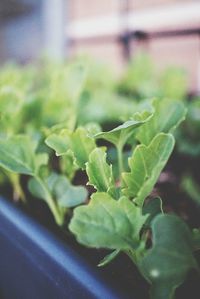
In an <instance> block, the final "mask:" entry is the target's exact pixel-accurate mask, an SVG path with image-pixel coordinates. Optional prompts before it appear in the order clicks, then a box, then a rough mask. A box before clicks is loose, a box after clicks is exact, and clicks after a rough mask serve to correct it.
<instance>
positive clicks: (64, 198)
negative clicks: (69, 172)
mask: <svg viewBox="0 0 200 299" xmlns="http://www.w3.org/2000/svg"><path fill="white" fill-rule="evenodd" d="M45 185H46V188H47V189H48V190H49V192H50V194H51V196H52V198H53V199H54V200H55V201H56V202H57V203H58V204H59V206H61V207H66V208H71V207H75V206H77V205H79V204H81V203H83V202H85V201H86V199H87V196H88V192H87V190H86V188H85V187H83V186H73V185H72V184H71V183H70V182H69V181H68V179H67V178H66V177H65V176H63V175H58V174H56V173H52V174H51V175H50V176H49V177H48V178H47V179H46V181H45ZM28 187H29V191H30V192H31V193H32V194H33V195H34V196H36V197H37V198H40V199H43V200H45V201H48V196H49V194H48V193H47V191H46V188H44V185H43V184H41V183H40V181H39V180H38V179H37V178H31V179H30V180H29V184H28Z"/></svg>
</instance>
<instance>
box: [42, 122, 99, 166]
mask: <svg viewBox="0 0 200 299" xmlns="http://www.w3.org/2000/svg"><path fill="white" fill-rule="evenodd" d="M45 142H46V144H47V145H48V146H49V147H51V148H53V149H54V150H55V151H56V155H57V156H60V155H67V154H69V152H70V153H73V155H74V158H75V162H76V164H77V165H78V166H79V167H80V168H82V169H85V163H86V162H87V161H88V159H89V154H90V153H91V152H92V150H93V149H94V148H95V147H96V145H95V141H94V139H93V138H91V137H89V136H88V133H87V130H86V129H85V128H83V127H79V128H77V129H76V131H75V132H69V131H68V130H62V132H61V133H60V134H52V135H50V136H49V137H48V138H47V139H46V141H45Z"/></svg>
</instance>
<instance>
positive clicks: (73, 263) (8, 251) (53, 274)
mask: <svg viewBox="0 0 200 299" xmlns="http://www.w3.org/2000/svg"><path fill="white" fill-rule="evenodd" d="M0 242H1V245H2V244H4V246H0V247H1V249H0V251H1V255H0V269H4V271H0V272H1V273H0V292H2V294H3V299H8V297H7V296H9V299H16V298H17V299H18V298H20V299H26V296H27V294H30V295H29V299H31V298H36V297H35V296H37V299H40V298H41V299H46V298H48V299H50V298H55V299H57V298H59V299H61V298H67V299H69V298H72V299H77V298H80V299H82V298H86V299H90V298H96V299H102V298H103V299H126V297H125V296H124V295H123V294H119V292H118V291H116V290H114V289H112V288H111V287H110V286H109V285H108V284H107V283H106V282H105V281H104V279H103V277H101V275H99V273H97V271H95V269H93V268H92V267H91V266H90V265H88V264H87V263H86V262H85V261H84V260H83V258H81V257H80V256H79V255H78V254H77V253H75V252H74V251H73V250H72V249H71V248H70V247H68V246H67V245H66V244H64V243H63V242H62V241H60V240H59V239H57V238H56V236H54V235H53V234H52V233H51V232H50V231H48V230H47V229H46V228H45V227H43V226H42V225H40V224H39V223H37V222H36V221H35V220H34V219H32V218H31V217H29V216H28V215H26V214H25V213H24V212H23V211H21V210H20V209H19V208H17V207H15V206H14V204H12V203H11V202H9V201H7V200H6V199H4V198H2V197H0ZM2 247H3V248H2ZM15 255H16V256H15ZM8 259H9V260H8ZM20 259H22V260H21V261H20ZM23 259H25V262H24V261H23ZM21 265H22V266H21ZM32 267H35V269H34V273H32V269H33V268H32ZM19 269H20V272H19ZM26 272H27V273H26ZM13 275H14V276H13ZM31 275H32V276H33V277H31ZM12 276H13V279H14V277H15V281H14V286H13V285H12V281H11V279H12ZM29 276H30V277H29ZM39 276H41V283H40V284H39V286H37V287H36V285H35V283H37V281H38V279H39ZM8 278H9V282H8V281H7V280H8ZM26 280H27V281H26ZM8 283H9V285H10V288H9V289H8ZM27 288H29V289H27ZM31 288H32V290H31ZM40 289H41V290H40ZM40 291H41V293H40ZM54 292H55V294H56V292H58V294H59V295H58V296H57V298H56V297H54ZM0 294H1V293H0ZM31 294H32V295H31ZM0 296H1V295H0ZM31 296H32V297H31ZM44 296H45V297H44Z"/></svg>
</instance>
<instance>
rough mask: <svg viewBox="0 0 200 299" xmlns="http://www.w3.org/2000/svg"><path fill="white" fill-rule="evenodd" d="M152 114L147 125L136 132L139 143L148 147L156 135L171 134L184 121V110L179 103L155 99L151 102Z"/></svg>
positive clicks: (182, 105)
mask: <svg viewBox="0 0 200 299" xmlns="http://www.w3.org/2000/svg"><path fill="white" fill-rule="evenodd" d="M153 108H154V114H153V116H152V118H151V119H150V120H149V121H148V123H146V124H144V125H143V126H142V127H141V128H140V129H139V131H138V134H137V139H138V140H139V141H140V143H142V144H145V145H149V143H150V142H151V141H152V139H153V138H154V137H155V136H156V135H157V134H158V133H161V132H163V133H170V132H172V131H173V130H174V129H175V128H176V127H177V126H178V125H179V124H180V123H181V122H182V121H183V120H184V119H185V115H186V109H185V107H184V104H183V103H182V102H181V101H175V100H171V99H162V100H161V99H156V100H154V101H153Z"/></svg>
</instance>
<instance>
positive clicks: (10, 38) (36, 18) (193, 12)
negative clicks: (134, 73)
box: [0, 0, 200, 94]
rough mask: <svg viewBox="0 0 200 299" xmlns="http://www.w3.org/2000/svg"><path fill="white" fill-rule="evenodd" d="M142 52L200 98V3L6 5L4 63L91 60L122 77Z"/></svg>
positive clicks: (53, 0) (28, 1) (0, 32)
mask: <svg viewBox="0 0 200 299" xmlns="http://www.w3.org/2000/svg"><path fill="white" fill-rule="evenodd" d="M140 51H145V52H146V53H148V55H149V56H150V57H151V59H152V61H153V62H154V63H155V65H156V67H157V68H158V69H161V70H162V69H163V68H166V66H170V65H176V66H178V67H181V68H183V69H185V70H186V72H187V74H188V82H189V83H188V84H189V87H188V88H189V93H191V94H199V93H200V1H199V0H101V1H98V0H92V1H91V0H1V1H0V63H4V62H7V61H11V60H12V61H17V62H20V63H23V64H24V63H27V62H30V61H31V62H32V61H35V60H37V59H38V58H39V57H41V56H42V55H48V56H49V57H54V58H57V59H64V58H68V57H74V56H77V55H80V54H81V55H83V54H87V55H89V56H90V57H94V58H95V59H98V60H102V61H104V62H106V63H108V64H111V65H112V68H114V69H116V70H117V72H121V70H123V68H124V66H125V65H126V64H127V62H129V60H130V59H131V58H132V57H134V55H136V53H138V52H140Z"/></svg>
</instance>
